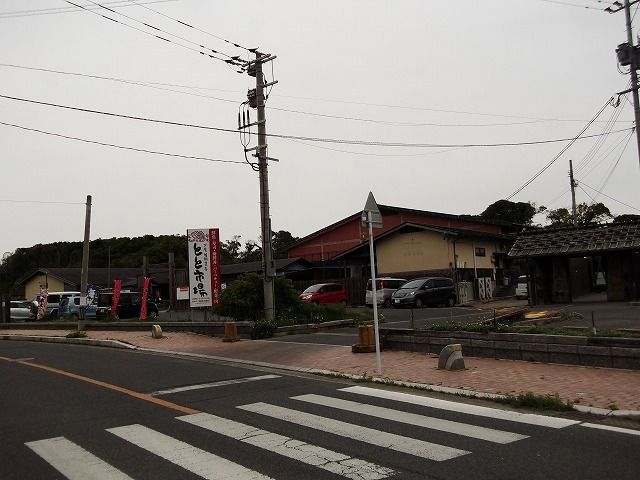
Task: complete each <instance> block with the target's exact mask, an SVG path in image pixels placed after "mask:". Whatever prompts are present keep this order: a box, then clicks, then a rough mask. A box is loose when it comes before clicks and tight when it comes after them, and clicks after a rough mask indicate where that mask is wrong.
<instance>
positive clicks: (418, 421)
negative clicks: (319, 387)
mask: <svg viewBox="0 0 640 480" xmlns="http://www.w3.org/2000/svg"><path fill="white" fill-rule="evenodd" d="M292 398H293V399H294V400H300V401H303V402H308V403H312V404H316V405H323V406H325V407H331V408H337V409H340V410H345V411H347V412H353V413H359V414H362V415H369V416H372V417H376V418H383V419H385V420H391V421H394V422H400V423H406V424H409V425H416V426H419V427H424V428H430V429H432V430H440V431H443V432H449V433H454V434H457V435H463V436H465V437H471V438H477V439H480V440H486V441H488V442H494V443H503V444H504V443H511V442H515V441H517V440H522V439H523V438H527V436H526V435H520V434H518V433H511V432H504V431H501V430H494V429H491V428H485V427H477V426H475V425H468V424H466V423H459V422H453V421H450V420H443V419H440V418H434V417H427V416H424V415H416V414H414V413H409V412H402V411H399V410H394V409H391V408H384V407H378V406H375V405H367V404H365V403H358V402H351V401H349V400H342V399H340V398H333V397H325V396H322V395H312V394H310V395H299V396H297V397H292Z"/></svg>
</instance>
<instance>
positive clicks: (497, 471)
mask: <svg viewBox="0 0 640 480" xmlns="http://www.w3.org/2000/svg"><path fill="white" fill-rule="evenodd" d="M0 357H2V359H1V360H0V379H1V381H2V394H1V396H0V406H1V407H2V408H0V433H1V437H0V438H2V442H0V458H2V461H1V462H0V478H2V479H7V480H9V479H20V480H28V479H38V480H41V479H49V478H72V479H87V478H101V479H128V478H135V479H178V480H179V479H195V478H212V479H213V478H221V479H222V478H224V479H229V478H237V479H260V478H274V479H301V478H313V479H324V478H326V479H337V478H354V479H375V478H377V479H382V478H388V477H391V478H402V479H436V478H437V479H452V478H455V479H474V480H478V479H487V480H489V479H491V480H496V479H509V480H511V479H513V478H518V477H520V478H527V479H533V480H535V479H545V480H546V479H552V478H558V479H560V478H561V479H570V480H572V479H581V480H584V479H601V478H617V479H634V480H635V479H636V478H637V472H638V471H640V457H639V456H638V455H637V451H638V449H639V448H640V436H639V435H637V434H634V433H633V431H620V432H618V431H609V430H601V429H596V428H592V427H590V426H586V425H584V424H582V423H580V421H579V420H577V419H566V418H559V417H557V418H554V417H545V416H541V415H520V414H515V415H514V414H513V412H510V411H505V410H499V409H496V408H495V404H492V403H484V404H483V405H485V409H482V408H479V407H478V406H473V404H470V403H462V402H451V401H444V400H438V399H434V398H432V397H428V396H423V395H421V394H415V393H414V392H413V391H411V392H409V393H406V392H405V393H402V392H400V393H398V391H396V390H388V389H385V390H382V389H377V388H370V387H368V386H366V385H358V384H350V383H348V382H346V381H343V380H336V379H328V378H326V379H325V378H317V377H314V378H308V377H304V376H294V375H291V374H286V373H282V372H273V371H265V370H264V369H253V368H246V367H238V366H233V365H225V364H222V363H219V362H213V361H205V360H197V361H196V360H189V359H184V358H177V357H171V356H164V355H158V354H149V353H143V352H132V351H124V350H113V349H105V348H98V347H84V346H73V345H53V344H39V343H30V342H10V341H2V342H0ZM635 433H638V432H635ZM91 475H94V476H93V477H92V476H91Z"/></svg>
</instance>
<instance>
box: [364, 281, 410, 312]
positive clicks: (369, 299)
mask: <svg viewBox="0 0 640 480" xmlns="http://www.w3.org/2000/svg"><path fill="white" fill-rule="evenodd" d="M405 283H407V280H406V279H405V278H391V277H382V278H376V297H377V299H378V302H377V303H378V305H382V306H384V307H387V308H388V307H390V306H391V296H392V295H393V292H395V291H396V290H397V289H399V288H400V287H401V286H402V285H404V284H405ZM371 287H372V284H371V279H369V281H368V282H367V291H366V293H365V299H364V303H365V304H366V305H367V306H368V307H373V291H372V290H371Z"/></svg>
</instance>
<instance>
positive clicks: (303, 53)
mask: <svg viewBox="0 0 640 480" xmlns="http://www.w3.org/2000/svg"><path fill="white" fill-rule="evenodd" d="M150 2H151V3H150ZM74 3H75V4H77V5H82V6H85V7H86V8H87V9H88V10H83V9H80V8H77V7H74V6H72V5H70V4H69V3H68V2H65V1H61V0H29V1H24V0H3V1H2V2H1V3H0V42H1V43H2V44H3V45H5V48H3V49H2V53H0V95H3V96H5V97H6V96H9V97H15V98H20V99H23V100H28V101H21V100H14V99H7V98H0V122H2V123H3V124H0V144H1V145H2V146H3V149H2V154H1V158H2V162H1V164H0V165H1V172H0V218H2V219H3V221H2V225H3V226H2V228H1V230H0V232H1V234H0V255H2V254H3V253H5V252H13V251H15V249H16V248H21V247H30V246H32V245H35V244H39V243H51V242H56V241H82V239H83V235H84V220H85V209H84V203H85V201H86V196H87V195H91V196H92V212H91V239H92V240H95V239H98V238H111V237H136V236H142V235H146V234H150V235H163V234H184V233H185V231H186V229H188V228H204V227H217V228H219V229H220V235H221V238H222V239H223V240H228V239H230V238H232V237H233V236H234V235H240V236H241V239H242V241H246V240H257V239H259V235H260V207H259V181H258V174H257V173H256V172H254V171H253V170H252V169H251V168H250V166H249V165H247V164H246V163H245V157H244V152H243V146H242V144H241V142H240V137H239V135H238V134H237V133H233V132H231V133H230V132H223V131H215V130H211V129H204V128H194V127H185V126H177V125H170V124H166V123H158V122H148V121H140V120H133V119H127V118H122V117H116V116H112V115H111V116H109V115H104V114H95V113H88V112H82V111H78V110H72V109H68V108H59V107H53V106H47V105H42V104H36V103H33V101H38V102H45V103H50V104H56V105H64V106H68V107H75V108H82V109H89V110H94V111H99V112H107V113H115V114H119V115H128V116H135V117H143V118H148V119H157V120H163V121H168V122H176V123H183V124H189V125H198V126H206V127H216V128H222V129H231V130H234V129H236V128H237V115H238V110H239V107H240V104H241V103H242V102H243V101H245V100H246V92H247V89H249V88H253V87H255V79H254V78H252V77H249V76H248V75H247V74H239V73H237V72H236V70H237V68H234V67H232V66H230V65H228V64H227V63H225V62H223V61H221V60H217V59H211V58H209V57H207V56H205V55H202V54H201V53H200V51H201V50H202V48H201V47H200V45H202V46H204V47H206V48H209V49H213V50H216V51H218V52H221V53H220V54H217V55H219V56H221V57H222V58H226V57H223V55H224V54H226V55H229V56H236V55H237V56H240V57H241V58H242V59H251V58H253V55H252V54H250V53H249V52H248V51H247V50H245V49H244V48H237V47H235V46H234V45H233V43H236V44H238V45H241V46H242V47H245V48H253V47H258V48H260V50H261V51H262V52H264V53H269V54H272V55H275V56H276V59H275V60H274V61H273V62H270V64H266V65H265V74H266V77H267V79H268V80H269V81H271V80H273V79H275V80H277V81H278V83H277V84H275V85H274V86H273V87H272V89H271V91H270V95H269V98H268V100H267V109H266V117H267V123H266V127H267V132H268V133H271V134H278V135H288V136H299V137H312V138H314V139H324V140H332V141H311V140H300V139H283V138H274V137H272V138H269V139H268V144H269V156H270V157H272V158H276V159H278V161H277V162H275V161H272V162H269V188H270V203H271V205H270V209H271V221H272V229H273V230H287V231H289V232H291V233H292V234H293V235H294V236H300V237H302V236H306V235H308V234H310V233H312V232H314V231H316V230H318V229H321V228H323V227H325V226H327V225H329V224H331V223H334V222H337V221H339V220H341V219H342V218H344V217H346V216H348V215H351V214H353V213H356V212H358V211H361V210H362V209H363V207H364V204H365V201H366V199H367V195H368V193H369V192H370V191H371V192H373V194H374V196H375V198H376V200H377V201H378V203H380V204H384V205H393V206H398V207H405V208H412V209H419V210H429V211H436V212H444V213H450V214H479V213H481V212H482V211H483V210H484V209H485V208H486V207H487V206H488V205H490V204H491V203H493V202H495V201H496V200H499V199H505V198H508V199H510V200H512V201H531V202H535V203H536V204H537V205H544V206H546V207H547V208H550V209H554V208H559V207H570V202H571V196H570V192H569V179H568V169H569V160H572V161H573V163H574V168H575V170H576V178H577V180H578V182H579V187H578V189H577V192H576V196H577V201H578V202H587V203H589V202H593V201H602V202H603V203H605V205H607V206H608V207H609V209H610V210H611V212H612V213H613V214H615V215H619V214H623V213H635V214H638V213H640V195H639V194H638V185H640V165H639V162H638V149H637V145H636V139H635V135H633V134H632V132H631V131H630V128H631V127H632V126H633V109H632V106H631V103H630V102H631V97H630V96H622V97H621V101H620V104H619V105H618V106H617V107H615V108H614V106H612V105H607V101H608V99H610V98H611V97H612V96H615V94H616V92H620V91H623V90H625V89H627V88H628V84H629V75H626V74H624V72H623V71H621V69H620V68H618V65H617V61H616V54H615V48H616V46H617V45H618V44H620V43H622V42H624V41H626V30H625V19H624V12H622V11H621V12H618V13H615V14H608V13H605V12H604V11H603V9H604V7H605V6H606V5H607V4H608V3H609V2H604V1H599V0H566V1H557V2H556V1H550V0H510V1H509V2H505V1H504V0H501V1H494V0H483V1H478V0H459V1H458V2H453V3H452V2H444V1H433V0H397V1H389V0H387V1H382V0H325V1H323V2H316V1H309V0H273V1H269V2H265V1H263V0H261V1H259V0H245V1H243V2H232V1H212V0H177V1H153V0H131V1H130V0H124V1H120V2H114V1H112V0H104V2H103V5H104V6H107V7H109V8H111V9H112V11H108V10H105V9H102V8H100V7H99V6H98V5H96V3H97V2H96V3H93V2H91V1H87V0H74ZM638 5H640V4H638ZM145 7H146V8H145ZM636 7H637V6H634V7H632V8H633V9H634V10H633V11H634V12H635V10H636ZM149 9H153V10H155V12H154V11H151V10H149ZM157 12H159V13H157ZM98 13H100V14H103V15H104V16H108V17H111V18H112V19H114V20H117V21H118V22H114V21H110V20H108V19H106V18H104V16H101V15H99V14H98ZM125 15H126V17H125ZM177 20H180V21H182V22H185V23H187V24H189V25H190V26H191V27H192V28H189V27H186V26H184V25H182V24H180V23H178V21H177ZM638 21H639V22H640V17H639V19H638ZM145 24H146V25H145ZM127 25H128V26H127ZM156 35H157V36H156ZM159 36H161V37H163V38H165V39H167V40H171V42H168V41H166V40H162V39H160V38H158V37H159ZM229 42H233V43H229ZM46 70H55V71H57V72H64V73H53V72H51V71H46ZM72 74H73V75H72ZM78 74H80V75H78ZM97 77H109V78H111V79H112V80H107V79H104V78H97ZM615 98H617V96H615ZM600 111H601V113H600V115H599V116H597V118H595V121H593V122H592V123H590V124H589V122H590V121H591V120H592V119H594V117H595V116H596V114H597V113H598V112H600ZM251 118H252V120H253V119H255V118H256V115H255V110H253V111H252V112H251ZM6 124H12V125H14V126H9V125H6ZM587 125H589V126H588V128H587V130H585V131H584V133H583V135H597V136H596V137H593V138H585V139H579V140H577V141H576V142H574V143H573V144H572V145H570V147H569V148H568V149H567V150H566V151H564V152H563V153H562V154H561V155H559V154H560V153H561V152H562V151H563V149H564V148H565V147H567V145H568V144H569V142H568V141H561V142H556V141H555V140H561V139H572V138H573V137H575V136H577V135H578V134H579V133H580V132H581V131H582V130H583V129H584V128H585V127H586V126H587ZM18 127H22V128H18ZM25 128H27V129H32V130H25ZM34 129H35V130H39V131H40V132H36V131H33V130H34ZM42 132H48V133H49V134H46V133H42ZM52 133H53V134H56V135H63V136H67V137H75V138H79V139H83V140H90V141H92V142H100V143H107V144H113V145H118V146H121V147H127V148H133V149H143V150H152V151H156V152H164V153H170V154H174V155H182V156H186V157H204V158H206V159H193V158H183V157H177V156H166V155H157V154H151V153H145V152H140V151H134V150H130V149H123V148H114V147H108V146H103V145H98V144H96V143H87V142H82V141H79V140H73V139H69V138H62V137H60V136H54V135H50V134H52ZM253 133H254V134H253V135H252V136H251V139H250V140H251V144H250V145H249V146H250V147H251V146H255V142H256V137H257V135H255V133H256V132H255V131H254V132H253ZM335 140H339V141H340V142H335ZM549 141H551V142H549ZM371 142H377V144H376V145H371ZM530 142H545V143H534V144H528V145H513V144H521V143H530ZM505 143H507V144H511V145H507V146H504V145H503V146H495V144H505ZM389 144H393V145H395V146H391V145H389ZM399 144H400V145H399ZM492 145H493V146H492ZM558 155H559V156H558ZM556 157H557V158H556ZM249 159H252V158H251V157H249ZM213 160H224V161H225V162H219V161H213ZM554 160H555V161H554ZM549 163H551V165H550V166H548V168H547V169H546V170H545V171H544V172H543V173H541V174H540V175H539V176H538V177H537V178H536V179H535V180H534V181H532V182H531V183H530V184H528V185H527V186H526V188H524V189H522V190H521V191H519V189H520V187H522V186H523V185H524V184H525V183H526V182H528V181H529V180H530V179H532V177H534V175H536V174H537V173H538V172H540V171H541V170H542V169H543V168H544V167H545V166H547V165H548V164H549ZM516 192H518V193H516ZM598 192H601V193H598ZM514 193H515V195H513V194H514ZM512 195H513V196H512ZM544 221H545V218H544V216H542V215H539V216H537V217H536V222H544Z"/></svg>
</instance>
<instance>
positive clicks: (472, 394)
mask: <svg viewBox="0 0 640 480" xmlns="http://www.w3.org/2000/svg"><path fill="white" fill-rule="evenodd" d="M0 340H17V341H32V342H46V343H69V344H74V345H91V346H99V347H111V348H120V349H126V350H137V351H140V352H149V353H158V354H164V355H176V356H182V357H193V358H202V359H207V360H217V361H221V362H226V363H233V364H240V365H251V366H256V367H264V368H273V369H277V370H284V371H290V372H299V373H307V374H313V375H322V376H327V377H335V378H346V379H350V380H369V381H371V382H372V383H379V384H382V385H392V386H398V387H408V388H414V389H417V390H424V391H431V392H436V393H446V394H451V395H459V396H464V397H467V398H478V399H489V400H493V399H502V398H506V395H502V394H497V393H488V392H478V391H474V390H467V389H462V388H452V387H444V386H442V385H434V384H425V383H415V382H405V381H401V380H392V379H390V378H386V377H385V378H380V377H369V376H366V375H358V374H352V373H342V372H336V371H333V370H324V369H319V368H307V367H293V366H291V365H282V364H278V363H270V362H259V361H256V360H244V359H241V358H229V357H220V356H217V355H205V354H202V353H189V352H178V351H173V350H158V349H154V348H144V347H136V346H135V345H130V344H128V343H123V342H120V341H118V340H98V339H91V338H66V337H46V336H36V335H0ZM573 409H574V410H575V411H577V412H581V413H589V414H593V415H598V416H605V417H620V418H630V419H634V420H635V419H640V411H639V410H609V409H606V408H598V407H588V406H583V405H575V404H574V405H573Z"/></svg>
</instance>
